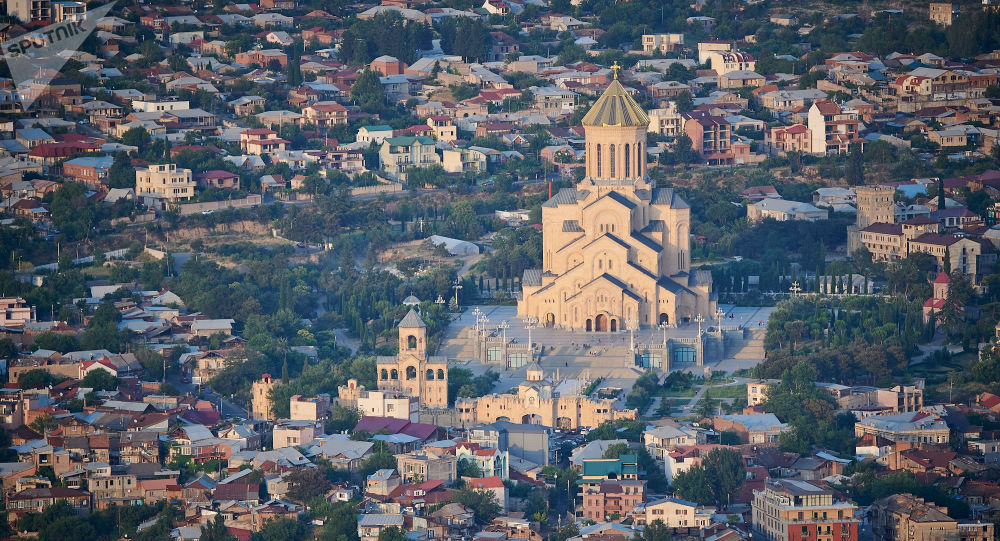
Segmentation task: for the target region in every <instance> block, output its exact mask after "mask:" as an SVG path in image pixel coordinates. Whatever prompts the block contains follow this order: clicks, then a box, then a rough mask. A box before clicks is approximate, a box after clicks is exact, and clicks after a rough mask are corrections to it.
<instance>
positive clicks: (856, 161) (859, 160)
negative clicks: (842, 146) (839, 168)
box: [845, 143, 865, 186]
mask: <svg viewBox="0 0 1000 541" xmlns="http://www.w3.org/2000/svg"><path fill="white" fill-rule="evenodd" d="M845 176H846V177H847V183H848V184H850V185H851V186H860V185H862V184H864V183H865V157H864V152H863V151H862V150H861V143H851V144H850V146H849V147H848V150H847V171H846V173H845Z"/></svg>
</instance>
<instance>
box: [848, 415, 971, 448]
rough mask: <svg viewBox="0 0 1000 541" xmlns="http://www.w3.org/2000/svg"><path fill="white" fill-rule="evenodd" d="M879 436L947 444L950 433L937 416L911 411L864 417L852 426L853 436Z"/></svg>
mask: <svg viewBox="0 0 1000 541" xmlns="http://www.w3.org/2000/svg"><path fill="white" fill-rule="evenodd" d="M865 434H872V435H873V436H881V437H883V438H885V439H887V440H889V441H908V442H914V443H938V444H947V443H948V440H949V437H950V434H951V431H950V430H949V429H948V424H947V423H945V421H944V419H942V418H941V417H938V416H937V415H934V414H931V413H927V412H923V411H912V412H902V413H894V414H890V415H873V416H871V417H865V418H864V419H861V420H860V421H858V422H857V423H855V424H854V435H855V436H856V437H858V438H860V437H862V436H864V435H865Z"/></svg>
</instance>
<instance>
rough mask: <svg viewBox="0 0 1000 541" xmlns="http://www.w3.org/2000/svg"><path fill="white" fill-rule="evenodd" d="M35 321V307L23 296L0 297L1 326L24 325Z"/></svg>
mask: <svg viewBox="0 0 1000 541" xmlns="http://www.w3.org/2000/svg"><path fill="white" fill-rule="evenodd" d="M34 321H35V307H34V306H28V301H26V300H24V299H22V298H21V297H3V298H0V327H23V326H24V325H25V324H26V323H32V322H34Z"/></svg>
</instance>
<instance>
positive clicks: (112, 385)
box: [80, 369, 118, 391]
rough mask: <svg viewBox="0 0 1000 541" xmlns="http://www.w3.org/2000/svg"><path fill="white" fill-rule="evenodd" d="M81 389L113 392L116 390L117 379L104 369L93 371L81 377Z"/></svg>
mask: <svg viewBox="0 0 1000 541" xmlns="http://www.w3.org/2000/svg"><path fill="white" fill-rule="evenodd" d="M80 386H81V387H88V388H91V389H93V390H95V391H114V390H117V389H118V378H116V377H115V376H113V375H111V372H108V371H107V370H104V369H95V370H91V371H90V372H88V373H87V375H86V376H83V379H82V380H80Z"/></svg>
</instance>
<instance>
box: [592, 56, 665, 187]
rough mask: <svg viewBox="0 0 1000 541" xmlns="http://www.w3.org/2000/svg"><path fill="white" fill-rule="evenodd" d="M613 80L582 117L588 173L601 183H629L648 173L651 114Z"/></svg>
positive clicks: (616, 68)
mask: <svg viewBox="0 0 1000 541" xmlns="http://www.w3.org/2000/svg"><path fill="white" fill-rule="evenodd" d="M611 68H612V69H613V70H614V74H615V75H614V77H615V79H614V81H612V82H611V85H610V86H608V88H607V90H606V91H605V92H604V94H602V95H601V97H600V98H598V100H597V101H596V102H595V103H594V106H593V107H592V108H591V109H590V111H589V112H587V114H586V116H584V117H583V131H584V133H585V134H586V141H587V143H586V145H587V146H586V154H587V177H588V178H590V179H593V180H594V181H597V182H599V183H603V182H609V183H626V182H629V181H633V180H638V179H642V178H643V177H644V176H645V175H646V128H647V126H649V116H647V115H646V112H645V111H643V110H642V107H640V106H639V104H638V103H636V102H635V100H633V99H632V97H631V96H629V95H628V92H627V91H626V90H625V87H624V86H622V84H621V83H620V82H618V70H619V69H621V67H620V66H619V65H618V64H617V63H616V64H613V65H612V66H611Z"/></svg>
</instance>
